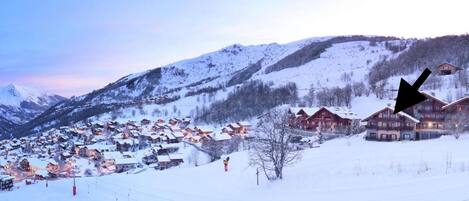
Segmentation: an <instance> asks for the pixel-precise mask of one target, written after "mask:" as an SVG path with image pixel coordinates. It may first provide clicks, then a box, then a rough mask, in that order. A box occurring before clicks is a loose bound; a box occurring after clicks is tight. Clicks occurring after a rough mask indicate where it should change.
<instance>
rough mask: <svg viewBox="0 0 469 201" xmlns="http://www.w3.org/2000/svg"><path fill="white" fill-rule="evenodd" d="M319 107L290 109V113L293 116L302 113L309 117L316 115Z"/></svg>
mask: <svg viewBox="0 0 469 201" xmlns="http://www.w3.org/2000/svg"><path fill="white" fill-rule="evenodd" d="M319 109H321V108H320V107H291V108H290V112H291V113H293V114H298V113H299V112H300V111H303V112H305V113H306V115H308V116H311V115H313V114H314V113H316V112H317V111H318V110H319Z"/></svg>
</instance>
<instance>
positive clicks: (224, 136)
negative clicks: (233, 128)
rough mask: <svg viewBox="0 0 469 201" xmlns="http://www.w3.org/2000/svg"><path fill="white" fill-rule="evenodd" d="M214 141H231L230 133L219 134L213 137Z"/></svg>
mask: <svg viewBox="0 0 469 201" xmlns="http://www.w3.org/2000/svg"><path fill="white" fill-rule="evenodd" d="M213 139H214V140H216V141H222V140H229V139H231V136H230V135H229V134H228V133H217V134H216V135H214V136H213Z"/></svg>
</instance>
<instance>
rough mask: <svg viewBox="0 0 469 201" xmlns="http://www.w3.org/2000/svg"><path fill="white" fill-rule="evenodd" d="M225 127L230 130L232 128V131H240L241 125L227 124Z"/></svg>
mask: <svg viewBox="0 0 469 201" xmlns="http://www.w3.org/2000/svg"><path fill="white" fill-rule="evenodd" d="M227 127H229V128H231V130H233V132H234V133H241V126H240V125H238V124H237V123H231V124H228V126H227Z"/></svg>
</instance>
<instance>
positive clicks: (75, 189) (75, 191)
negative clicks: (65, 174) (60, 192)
mask: <svg viewBox="0 0 469 201" xmlns="http://www.w3.org/2000/svg"><path fill="white" fill-rule="evenodd" d="M72 193H73V196H76V195H77V186H76V183H75V175H74V176H73V187H72Z"/></svg>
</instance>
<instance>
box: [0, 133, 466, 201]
mask: <svg viewBox="0 0 469 201" xmlns="http://www.w3.org/2000/svg"><path fill="white" fill-rule="evenodd" d="M468 147H469V138H468V136H462V137H461V138H460V139H459V140H456V139H454V137H452V136H447V137H443V138H441V139H435V140H427V141H404V142H386V143H383V142H370V141H365V140H363V138H362V136H355V137H351V138H341V139H336V140H332V141H328V142H326V143H324V144H322V145H321V147H320V148H313V149H308V150H305V151H304V153H303V158H302V160H301V161H300V162H298V163H297V164H296V165H294V166H292V167H288V168H286V169H285V174H284V176H285V178H284V179H283V180H281V181H276V182H268V181H266V180H265V178H264V177H263V176H262V175H260V185H259V186H256V174H255V173H256V169H255V167H250V166H248V153H247V152H239V153H235V154H232V155H230V158H231V159H230V170H229V172H224V171H223V165H222V162H221V161H215V162H214V163H209V164H206V165H202V166H199V167H191V168H173V169H170V170H166V171H144V172H142V173H139V174H118V175H111V176H102V177H88V178H86V177H85V178H77V180H76V181H77V189H78V195H77V197H72V191H71V189H72V184H73V181H72V180H71V179H66V180H58V181H49V184H48V185H49V186H48V188H46V187H45V183H44V182H42V183H40V184H37V185H31V186H20V188H19V189H16V190H14V191H12V192H7V193H0V199H1V200H4V201H13V200H15V201H16V200H30V196H31V195H41V196H36V198H35V199H36V200H37V201H46V200H87V201H94V200H96V201H98V200H139V201H147V200H148V201H150V200H173V201H176V200H194V201H195V200H220V201H224V200H226V201H235V200H236V201H237V200H258V201H262V200H312V199H313V200H328V201H333V200H337V201H342V200H370V201H371V200H387V201H414V200H419V201H436V200H466V199H468V198H469V196H468V194H467V193H466V192H467V190H466V189H467V186H468V185H469V175H468V174H467V171H468V170H469V161H468V159H467V156H466V154H465V153H467V151H468ZM174 178H178V179H176V180H175V179H174Z"/></svg>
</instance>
